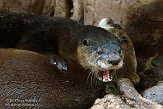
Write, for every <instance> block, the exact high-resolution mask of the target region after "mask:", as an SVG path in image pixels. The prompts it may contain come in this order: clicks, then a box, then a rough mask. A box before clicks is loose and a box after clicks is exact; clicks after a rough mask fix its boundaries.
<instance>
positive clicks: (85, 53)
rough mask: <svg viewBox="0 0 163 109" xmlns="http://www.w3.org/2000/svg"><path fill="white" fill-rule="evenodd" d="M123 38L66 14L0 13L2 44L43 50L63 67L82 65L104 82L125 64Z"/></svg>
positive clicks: (109, 79) (60, 67) (0, 45)
mask: <svg viewBox="0 0 163 109" xmlns="http://www.w3.org/2000/svg"><path fill="white" fill-rule="evenodd" d="M121 41H122V40H121V39H120V38H118V37H116V36H115V35H113V34H112V33H110V32H108V31H106V30H105V29H102V28H99V27H95V26H91V25H83V24H81V23H79V22H77V21H74V20H70V19H66V18H56V17H47V16H36V15H29V14H15V13H2V14H0V47H1V48H18V49H25V50H31V51H35V52H38V53H42V54H44V55H47V56H48V57H49V59H50V62H51V63H52V64H55V65H56V66H57V67H58V68H59V69H61V70H62V69H65V70H67V66H68V70H69V69H71V67H74V65H75V67H76V66H79V67H80V68H83V69H85V70H90V71H89V72H91V75H92V76H91V77H93V76H95V77H96V78H98V79H99V80H102V81H103V82H108V81H111V80H112V78H113V75H114V74H115V72H116V70H118V69H119V68H121V67H122V66H123V58H124V55H125V54H124V52H123V49H122V43H121ZM66 63H68V64H66ZM82 73H83V72H82Z"/></svg>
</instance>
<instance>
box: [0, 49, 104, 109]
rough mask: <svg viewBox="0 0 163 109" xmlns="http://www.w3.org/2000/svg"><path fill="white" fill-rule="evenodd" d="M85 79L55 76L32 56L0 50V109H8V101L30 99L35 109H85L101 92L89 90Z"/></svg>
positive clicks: (72, 74) (46, 63)
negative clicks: (34, 103) (33, 102)
mask: <svg viewBox="0 0 163 109" xmlns="http://www.w3.org/2000/svg"><path fill="white" fill-rule="evenodd" d="M87 76H88V75H85V73H80V71H78V72H72V71H71V72H68V73H67V74H65V73H62V72H59V71H58V70H57V69H55V67H53V66H52V65H51V64H50V63H49V60H48V58H47V57H46V56H44V55H41V54H38V53H35V52H31V51H25V50H16V49H0V108H1V109H4V108H5V109H7V108H8V109H10V108H11V107H9V106H5V104H7V103H11V102H9V100H14V99H18V100H25V99H28V100H30V99H32V100H36V105H35V109H38V108H39V109H87V108H89V107H91V106H92V104H93V103H94V101H95V99H96V98H98V97H101V96H102V94H103V92H104V90H103V89H104V87H102V85H99V86H98V87H97V86H96V87H95V86H90V85H91V84H90V83H89V82H87ZM15 108H16V109H19V108H23V107H15ZM33 108H34V107H33V106H30V107H28V109H33Z"/></svg>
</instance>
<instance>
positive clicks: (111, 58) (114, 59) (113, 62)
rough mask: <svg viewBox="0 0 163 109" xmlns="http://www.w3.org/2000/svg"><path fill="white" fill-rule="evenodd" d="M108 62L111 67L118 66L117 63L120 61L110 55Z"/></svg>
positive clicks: (118, 57) (117, 57) (115, 56)
mask: <svg viewBox="0 0 163 109" xmlns="http://www.w3.org/2000/svg"><path fill="white" fill-rule="evenodd" d="M108 61H109V63H110V64H112V65H118V63H119V62H120V61H121V58H120V56H118V55H116V54H110V55H109V57H108Z"/></svg>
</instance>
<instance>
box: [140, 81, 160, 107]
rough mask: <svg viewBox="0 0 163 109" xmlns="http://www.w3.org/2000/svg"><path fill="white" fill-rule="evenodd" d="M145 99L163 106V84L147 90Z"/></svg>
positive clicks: (144, 95)
mask: <svg viewBox="0 0 163 109" xmlns="http://www.w3.org/2000/svg"><path fill="white" fill-rule="evenodd" d="M143 97H144V98H147V99H150V100H152V101H154V102H156V103H159V104H162V105H163V83H160V84H158V85H156V86H154V87H151V88H149V89H147V90H145V91H144V92H143Z"/></svg>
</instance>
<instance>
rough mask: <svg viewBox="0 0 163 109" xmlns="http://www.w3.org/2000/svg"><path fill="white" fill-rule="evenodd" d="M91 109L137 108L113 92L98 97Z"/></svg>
mask: <svg viewBox="0 0 163 109" xmlns="http://www.w3.org/2000/svg"><path fill="white" fill-rule="evenodd" d="M90 109H135V108H132V107H130V106H129V105H127V104H125V103H124V101H123V100H122V99H121V98H120V97H119V96H115V95H113V94H108V95H105V96H104V98H102V99H97V100H96V101H95V103H94V105H93V107H91V108H90Z"/></svg>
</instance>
